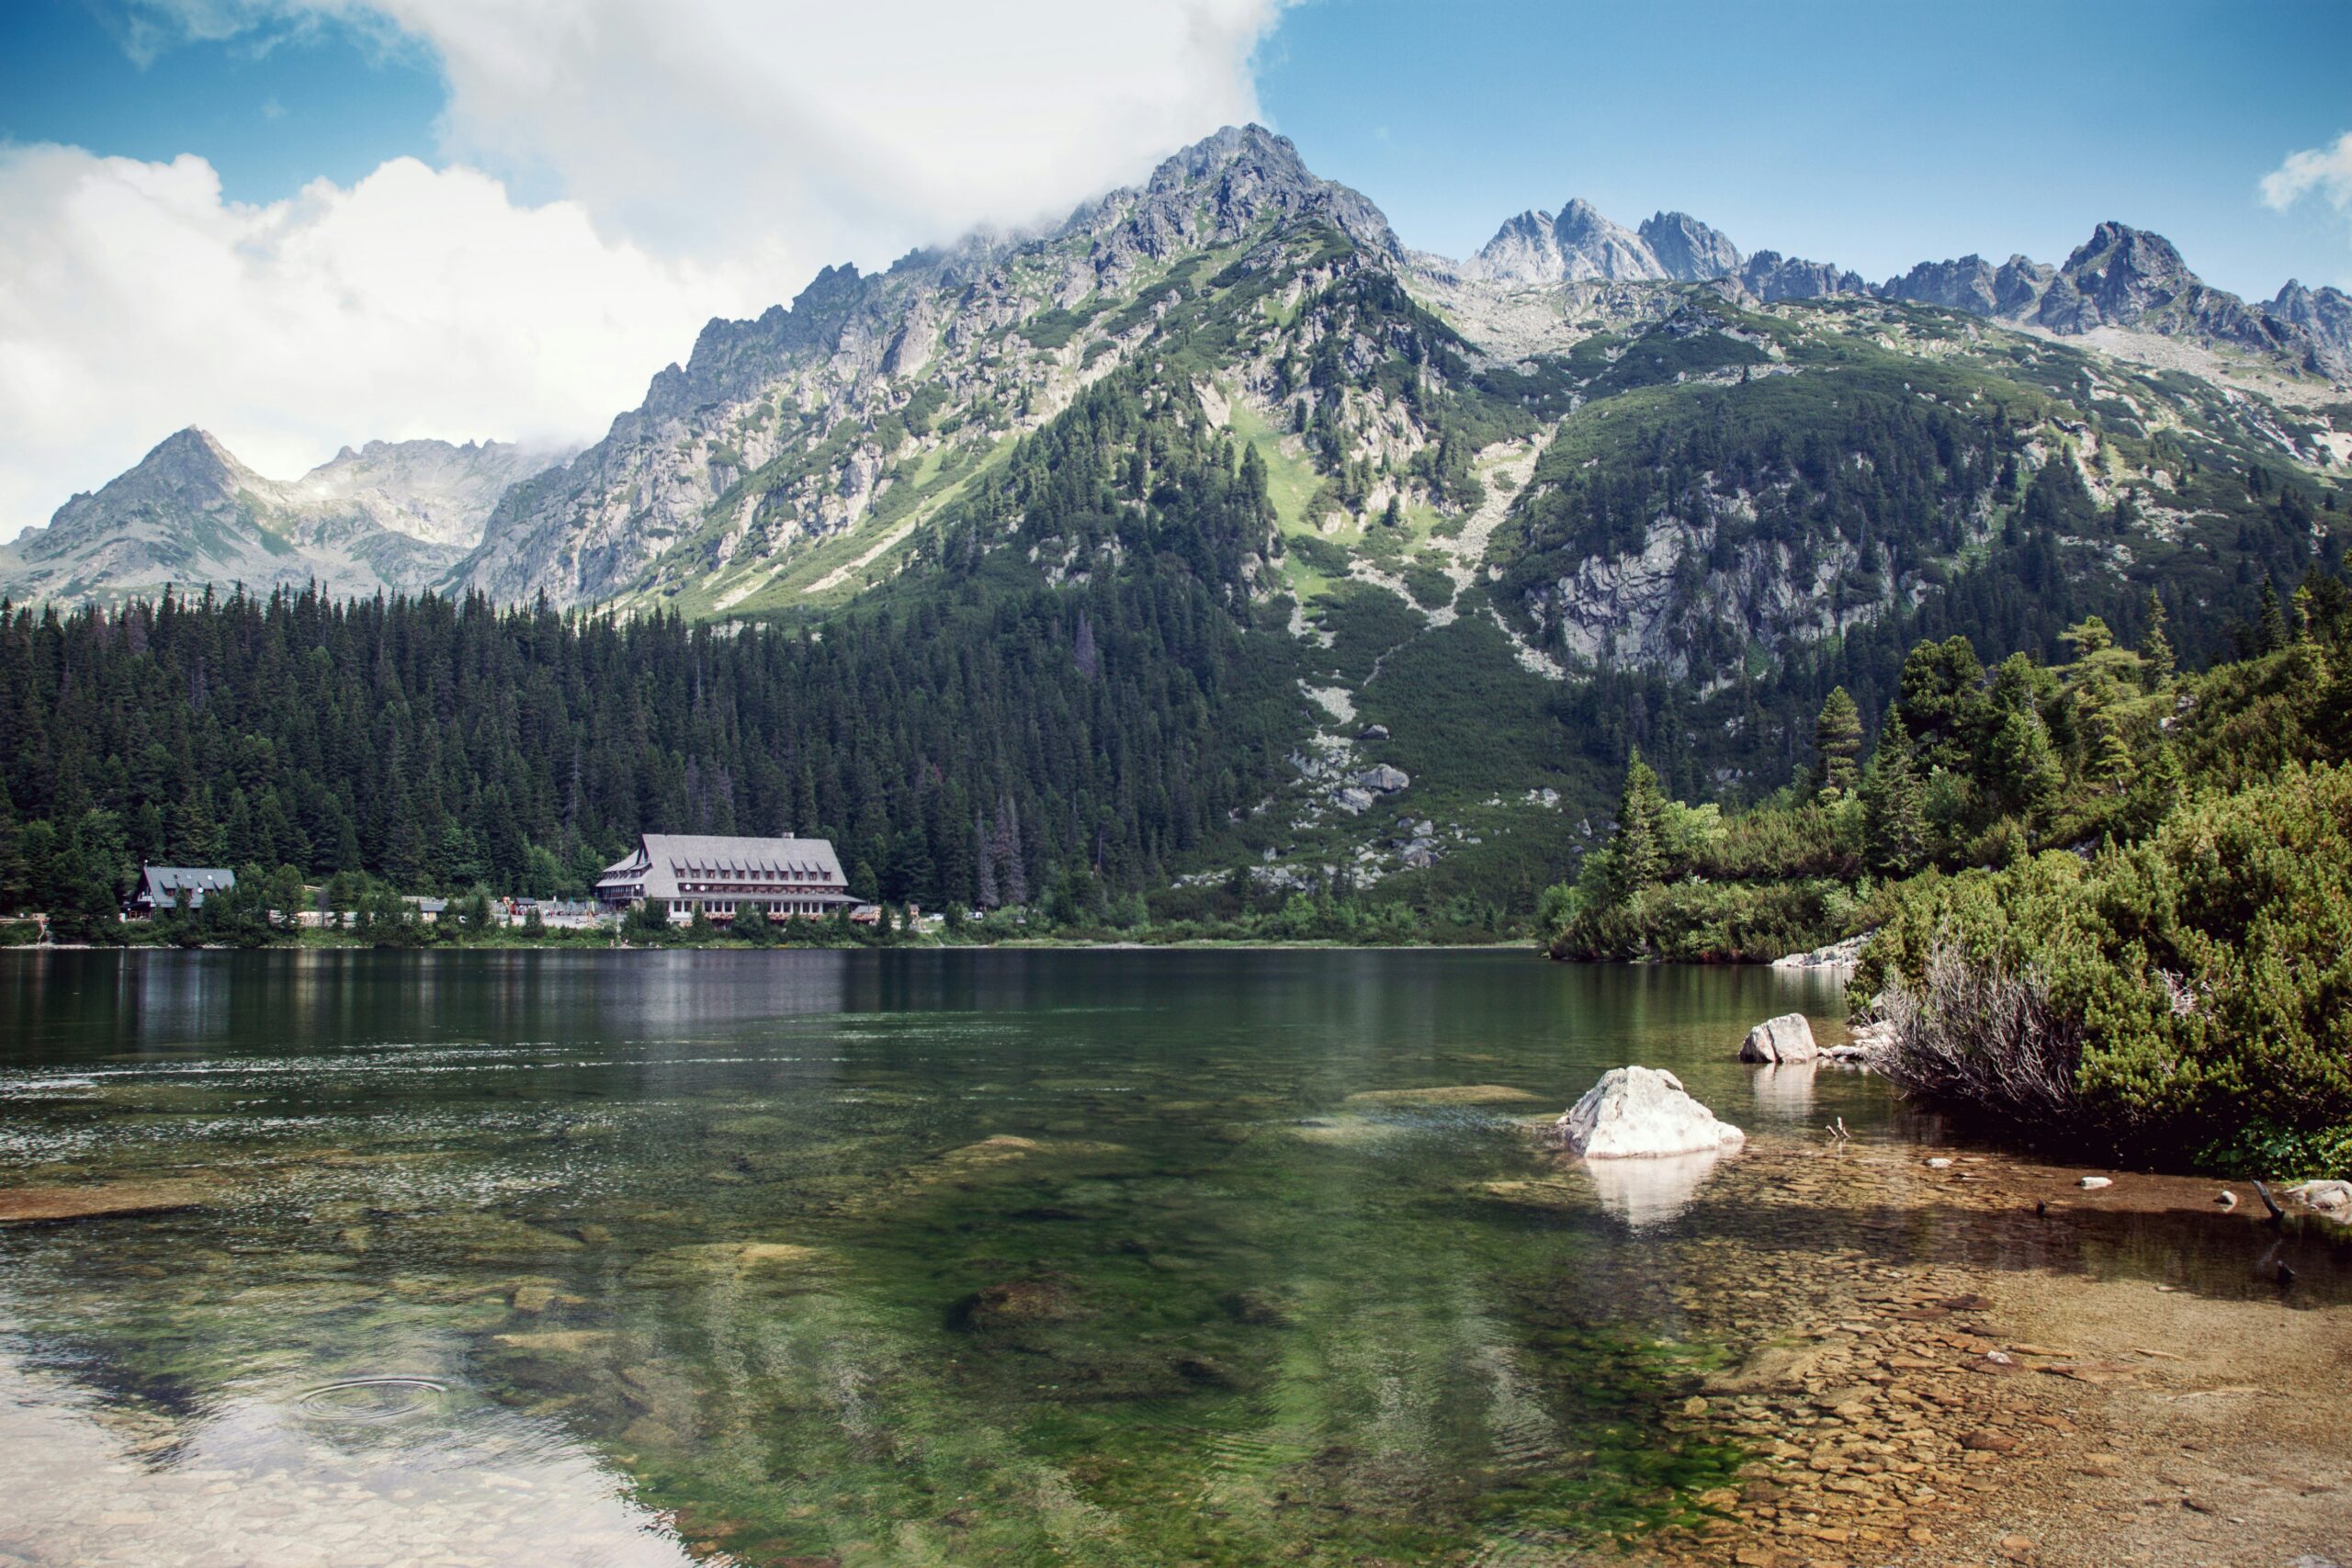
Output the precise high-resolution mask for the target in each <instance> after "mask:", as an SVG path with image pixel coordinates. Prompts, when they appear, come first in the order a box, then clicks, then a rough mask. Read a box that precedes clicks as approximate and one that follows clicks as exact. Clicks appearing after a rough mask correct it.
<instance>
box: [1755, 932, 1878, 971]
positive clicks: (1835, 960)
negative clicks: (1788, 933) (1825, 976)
mask: <svg viewBox="0 0 2352 1568" xmlns="http://www.w3.org/2000/svg"><path fill="white" fill-rule="evenodd" d="M1868 941H1870V938H1869V937H1868V936H1867V935H1863V936H1849V937H1848V938H1847V939H1846V940H1845V941H1843V942H1831V943H1830V944H1829V945H1828V946H1827V947H1816V948H1815V949H1814V950H1813V951H1812V952H1810V953H1789V954H1787V955H1785V956H1783V957H1780V958H1775V959H1774V960H1772V967H1773V968H1775V969H1851V968H1852V967H1853V966H1854V965H1855V964H1859V963H1860V962H1861V957H1862V944H1863V943H1864V942H1868Z"/></svg>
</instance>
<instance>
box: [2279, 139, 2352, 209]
mask: <svg viewBox="0 0 2352 1568" xmlns="http://www.w3.org/2000/svg"><path fill="white" fill-rule="evenodd" d="M2313 192H2317V193H2318V194H2319V195H2320V196H2322V197H2325V198H2326V200H2327V202H2328V204H2329V205H2330V206H2332V207H2334V208H2335V210H2337V211H2338V212H2352V130H2347V131H2346V132H2345V133H2344V134H2343V135H2341V136H2339V137H2337V138H2336V139H2335V145H2334V146H2332V147H2312V148H2307V149H2306V150H2304V151H2303V152H2290V153H2289V154H2288V155H2287V161H2286V162H2285V163H2283V164H2279V165H2278V167H2277V168H2275V169H2273V170H2271V171H2270V172H2269V173H2268V174H2267V175H2263V176H2262V200H2263V204H2264V205H2265V206H2267V207H2270V208H2273V209H2277V210H2278V211H2280V212H2284V211H2285V210H2286V209H2288V208H2290V207H2292V206H2294V205H2295V203H2297V202H2298V201H2301V199H2302V198H2303V197H2306V196H2310V195H2312V193H2313Z"/></svg>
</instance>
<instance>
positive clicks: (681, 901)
mask: <svg viewBox="0 0 2352 1568" xmlns="http://www.w3.org/2000/svg"><path fill="white" fill-rule="evenodd" d="M596 900H597V902H599V903H601V904H603V905H604V906H605V907H606V908H615V909H618V908H628V907H630V906H633V905H638V904H643V903H647V902H649V901H658V902H660V903H662V904H663V905H665V906H667V908H668V909H669V911H670V919H673V920H679V921H683V920H691V919H694V917H695V911H697V910H700V911H701V912H702V913H703V914H705V915H707V917H708V918H709V919H712V920H715V921H718V922H719V923H721V924H724V923H725V922H726V921H728V920H730V919H734V918H735V911H736V910H737V908H741V907H744V906H749V907H750V908H752V909H754V910H756V911H758V912H759V913H761V914H763V915H765V916H766V917H767V918H768V919H771V920H787V919H793V918H795V917H799V918H802V919H816V918H819V917H820V916H825V915H830V914H831V913H832V912H833V911H834V910H835V909H838V908H842V906H843V905H846V904H854V903H855V902H856V900H855V899H854V898H852V897H850V896H849V878H848V877H846V876H844V875H842V863H841V857H840V856H838V855H836V854H834V853H833V846H832V841H831V840H828V839H738V838H722V837H718V836H715V835H710V834H685V833H648V834H645V835H644V836H643V837H641V838H640V839H639V840H638V841H637V848H636V849H635V850H634V851H633V852H630V853H629V854H628V855H626V856H624V857H623V858H621V859H620V860H617V861H615V862H614V863H612V864H610V865H608V866H606V867H605V870H604V874H602V875H600V876H599V877H597V879H596Z"/></svg>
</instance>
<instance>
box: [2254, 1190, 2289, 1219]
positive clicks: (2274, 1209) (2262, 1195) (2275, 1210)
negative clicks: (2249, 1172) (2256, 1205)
mask: <svg viewBox="0 0 2352 1568" xmlns="http://www.w3.org/2000/svg"><path fill="white" fill-rule="evenodd" d="M2254 1195H2255V1196H2256V1197H2257V1198H2259V1199H2261V1200H2262V1206H2263V1207H2264V1208H2266V1209H2267V1210H2269V1211H2270V1223H2271V1224H2274V1225H2275V1224H2278V1222H2279V1221H2281V1220H2283V1219H2285V1218H2286V1217H2287V1211H2286V1210H2284V1209H2282V1208H2280V1207H2279V1206H2278V1199H2276V1198H2273V1197H2272V1196H2271V1195H2270V1189H2269V1188H2267V1187H2265V1186H2264V1185H2263V1184H2262V1183H2261V1182H2259V1181H2257V1182H2256V1183H2255V1184H2254Z"/></svg>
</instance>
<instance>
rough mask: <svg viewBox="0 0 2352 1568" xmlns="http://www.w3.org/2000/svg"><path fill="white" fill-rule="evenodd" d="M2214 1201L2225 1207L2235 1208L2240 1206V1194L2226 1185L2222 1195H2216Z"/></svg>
mask: <svg viewBox="0 0 2352 1568" xmlns="http://www.w3.org/2000/svg"><path fill="white" fill-rule="evenodd" d="M2213 1201H2215V1202H2216V1203H2219V1204H2220V1205H2221V1206H2222V1208H2224V1209H2234V1208H2236V1207H2237V1206H2238V1195H2237V1194H2236V1193H2234V1192H2233V1191H2231V1190H2229V1189H2228V1188H2226V1187H2224V1188H2222V1190H2221V1193H2220V1195H2219V1196H2218V1197H2216V1198H2215V1199H2214V1200H2213Z"/></svg>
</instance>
